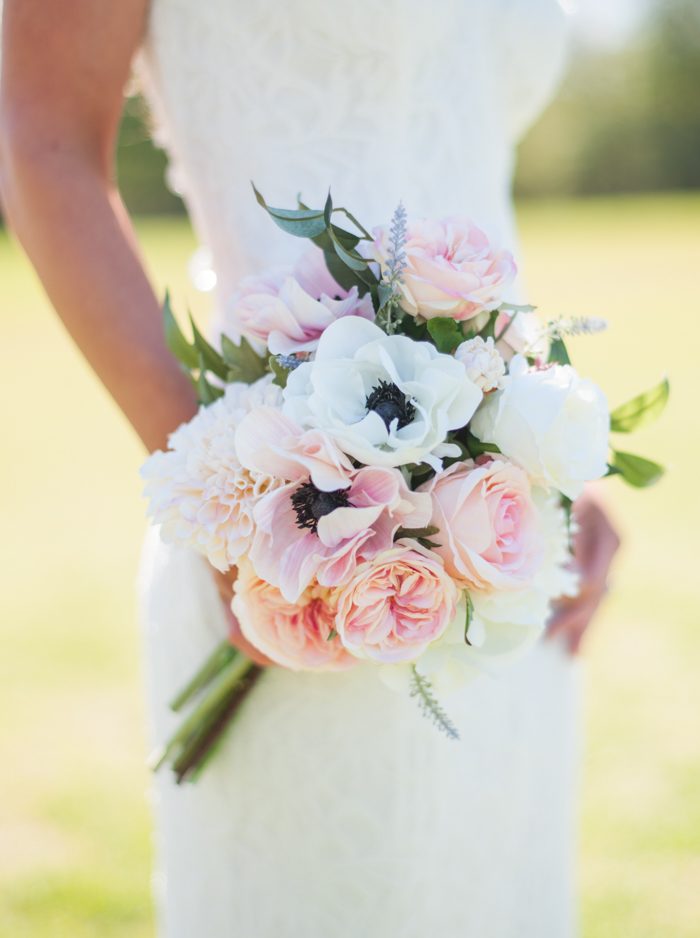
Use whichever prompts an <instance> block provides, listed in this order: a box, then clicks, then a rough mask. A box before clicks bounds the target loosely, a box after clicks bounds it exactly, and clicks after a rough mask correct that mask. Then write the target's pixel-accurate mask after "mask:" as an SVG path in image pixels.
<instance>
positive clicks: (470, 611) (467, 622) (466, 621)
mask: <svg viewBox="0 0 700 938" xmlns="http://www.w3.org/2000/svg"><path fill="white" fill-rule="evenodd" d="M465 596H466V597H467V614H466V616H465V617H464V641H465V642H466V643H467V645H471V642H470V641H469V626H470V625H471V624H472V619H473V618H474V603H473V602H472V598H471V596H470V595H469V593H465Z"/></svg>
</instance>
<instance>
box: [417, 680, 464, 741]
mask: <svg viewBox="0 0 700 938" xmlns="http://www.w3.org/2000/svg"><path fill="white" fill-rule="evenodd" d="M410 694H411V697H415V698H416V700H417V701H418V705H419V706H420V708H421V710H422V711H423V714H424V716H426V717H428V719H429V720H431V721H432V722H433V723H434V724H435V726H437V728H438V729H439V730H441V731H442V732H443V733H444V734H445V736H447V737H448V738H449V739H459V733H458V732H457V727H456V726H455V725H454V723H453V722H452V720H450V718H449V717H448V715H447V713H445V711H444V710H443V708H442V706H441V705H440V703H439V702H438V699H437V697H436V696H435V694H434V692H433V687H432V684H431V683H430V681H429V680H428V679H427V677H425V676H424V675H423V674H421V673H420V671H419V670H418V669H417V668H416V666H415V664H413V665H411V689H410Z"/></svg>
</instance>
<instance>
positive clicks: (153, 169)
mask: <svg viewBox="0 0 700 938" xmlns="http://www.w3.org/2000/svg"><path fill="white" fill-rule="evenodd" d="M117 168H118V176H119V184H120V187H121V190H122V192H123V194H124V198H125V200H126V203H127V205H128V206H129V208H130V209H131V211H133V212H134V213H137V214H153V213H159V214H166V213H173V212H182V211H183V206H182V203H181V201H180V199H179V198H178V197H177V196H176V195H174V194H173V193H172V192H170V190H169V189H168V188H167V187H166V185H165V183H164V174H165V168H166V159H165V156H164V154H163V153H162V152H161V151H160V150H158V149H156V148H155V147H154V146H153V144H152V143H151V141H150V135H149V129H148V116H147V111H146V108H145V105H144V103H143V101H142V100H141V99H140V98H139V97H138V96H137V95H135V96H132V97H130V98H129V99H128V100H127V103H126V107H125V111H124V117H123V120H122V126H121V132H120V141H119V148H118V153H117ZM690 188H700V0H656V2H655V3H654V4H653V6H652V7H651V9H650V13H649V15H648V17H647V19H646V20H645V22H644V24H643V26H642V27H641V29H640V30H639V31H638V32H637V33H636V34H635V36H634V37H633V38H632V40H631V41H630V42H629V43H628V44H627V45H625V46H624V47H623V48H620V49H615V50H614V51H610V50H607V51H601V50H600V49H599V48H593V47H585V46H579V47H578V48H577V49H575V50H574V55H573V58H572V62H571V65H570V68H569V71H568V75H567V78H566V79H565V81H564V84H563V86H562V88H561V91H560V93H559V95H558V96H557V98H556V99H555V101H554V102H553V103H552V105H551V106H550V107H549V108H548V110H547V111H546V112H545V113H544V115H543V116H542V118H541V119H540V120H539V122H538V123H537V125H536V126H535V127H534V128H533V129H532V130H531V132H530V133H529V134H528V136H527V138H526V139H525V140H524V141H523V143H522V145H521V147H520V154H519V163H518V173H517V177H516V193H517V194H518V195H524V196H540V195H547V196H555V195H589V194H595V193H611V192H643V191H650V190H668V189H690ZM0 220H1V218H0Z"/></svg>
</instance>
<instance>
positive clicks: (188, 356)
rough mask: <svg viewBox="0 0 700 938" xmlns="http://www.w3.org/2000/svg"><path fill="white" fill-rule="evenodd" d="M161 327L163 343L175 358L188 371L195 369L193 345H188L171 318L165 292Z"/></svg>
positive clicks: (168, 301)
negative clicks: (163, 337) (162, 328)
mask: <svg viewBox="0 0 700 938" xmlns="http://www.w3.org/2000/svg"><path fill="white" fill-rule="evenodd" d="M163 327H164V329H165V343H166V345H167V346H168V348H169V349H170V351H171V352H172V353H173V355H174V356H175V358H177V360H178V361H179V362H181V363H182V364H183V365H184V366H185V368H187V369H188V370H189V369H191V368H196V367H197V365H198V357H197V350H196V349H195V347H194V345H190V343H189V342H188V341H187V339H186V338H185V337H184V335H183V334H182V332H181V331H180V327H179V326H178V324H177V320H176V319H175V317H174V316H173V311H172V307H171V306H170V294H169V293H168V292H167V291H166V293H165V299H164V300H163Z"/></svg>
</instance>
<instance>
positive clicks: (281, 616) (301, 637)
mask: <svg viewBox="0 0 700 938" xmlns="http://www.w3.org/2000/svg"><path fill="white" fill-rule="evenodd" d="M232 609H233V612H234V614H235V616H236V617H237V619H238V621H239V624H240V626H241V631H242V632H243V635H244V636H245V638H246V639H247V640H248V641H249V642H250V643H251V644H252V645H254V646H255V647H256V648H257V649H258V650H259V651H261V652H262V653H263V654H264V655H267V657H268V658H270V659H271V660H272V661H274V662H276V663H277V664H279V665H282V666H283V667H285V668H291V669H292V670H294V671H303V670H318V669H322V670H324V671H340V670H344V669H346V668H350V667H352V666H353V665H354V664H356V663H357V659H355V658H353V656H352V655H350V654H348V652H347V651H346V650H345V649H344V648H343V646H342V644H341V642H340V639H339V638H338V637H337V636H336V637H331V635H332V631H333V629H334V627H335V617H336V606H335V597H334V594H333V592H332V591H331V590H328V589H325V588H323V587H321V586H319V585H318V584H315V585H313V586H310V587H309V588H308V589H307V590H305V592H304V593H303V594H302V595H301V596H300V597H299V598H298V599H297V600H296V601H295V602H293V603H290V602H289V601H288V600H286V599H285V598H284V596H283V595H282V594H281V593H280V591H279V590H278V589H277V587H275V586H273V585H272V584H271V583H267V582H266V581H265V580H263V579H261V578H260V577H259V576H258V575H257V574H256V573H255V570H254V569H253V566H252V564H251V563H250V562H249V561H248V560H244V561H243V562H242V563H241V565H240V567H239V570H238V577H237V579H236V582H235V584H234V598H233V604H232Z"/></svg>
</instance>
